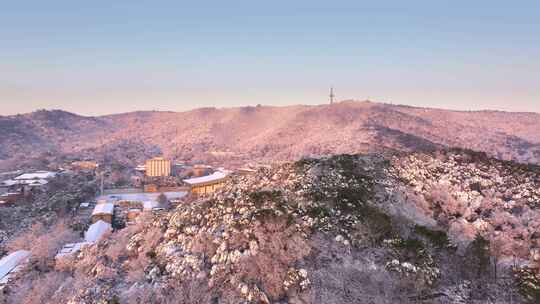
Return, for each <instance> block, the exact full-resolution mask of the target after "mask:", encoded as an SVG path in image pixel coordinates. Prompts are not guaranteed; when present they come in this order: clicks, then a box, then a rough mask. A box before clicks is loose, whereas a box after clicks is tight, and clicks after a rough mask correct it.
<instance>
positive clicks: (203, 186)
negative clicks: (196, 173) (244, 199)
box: [184, 172, 227, 195]
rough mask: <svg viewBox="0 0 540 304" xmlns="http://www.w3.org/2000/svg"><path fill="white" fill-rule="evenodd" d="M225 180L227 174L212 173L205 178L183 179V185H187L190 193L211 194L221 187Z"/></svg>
mask: <svg viewBox="0 0 540 304" xmlns="http://www.w3.org/2000/svg"><path fill="white" fill-rule="evenodd" d="M226 179H227V174H225V173H223V172H214V173H213V174H210V175H207V176H201V177H195V178H189V179H185V180H184V183H186V184H188V185H189V187H190V191H191V193H193V194H198V195H202V194H208V193H212V192H214V191H216V190H217V189H219V188H221V187H223V185H224V184H225V181H226Z"/></svg>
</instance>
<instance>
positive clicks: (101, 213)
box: [92, 203, 114, 223]
mask: <svg viewBox="0 0 540 304" xmlns="http://www.w3.org/2000/svg"><path fill="white" fill-rule="evenodd" d="M113 213H114V205H113V204H112V203H101V204H97V205H96V207H95V208H94V210H93V211H92V223H96V222H97V221H100V220H101V221H104V222H107V223H112V218H113Z"/></svg>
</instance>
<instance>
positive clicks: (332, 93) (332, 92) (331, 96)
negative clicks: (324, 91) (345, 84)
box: [329, 87, 336, 104]
mask: <svg viewBox="0 0 540 304" xmlns="http://www.w3.org/2000/svg"><path fill="white" fill-rule="evenodd" d="M329 97H330V104H333V103H334V97H336V95H334V88H332V87H331V88H330V96H329Z"/></svg>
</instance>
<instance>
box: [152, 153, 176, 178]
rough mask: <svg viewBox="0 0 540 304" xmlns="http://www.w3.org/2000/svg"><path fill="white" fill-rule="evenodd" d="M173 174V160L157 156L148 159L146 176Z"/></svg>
mask: <svg viewBox="0 0 540 304" xmlns="http://www.w3.org/2000/svg"><path fill="white" fill-rule="evenodd" d="M169 175H171V161H170V160H167V159H164V158H163V157H155V158H152V159H149V160H147V161H146V176H152V177H155V176H169Z"/></svg>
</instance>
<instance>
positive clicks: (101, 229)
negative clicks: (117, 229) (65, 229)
mask: <svg viewBox="0 0 540 304" xmlns="http://www.w3.org/2000/svg"><path fill="white" fill-rule="evenodd" d="M110 231H112V227H111V224H109V223H107V222H104V221H101V220H99V221H97V222H95V223H93V224H92V225H90V227H88V230H87V231H86V233H85V234H84V240H85V241H86V242H88V243H95V242H97V241H99V240H100V239H101V238H102V237H103V235H105V234H106V233H107V232H110Z"/></svg>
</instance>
